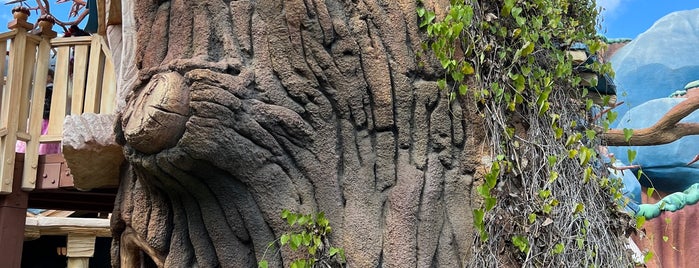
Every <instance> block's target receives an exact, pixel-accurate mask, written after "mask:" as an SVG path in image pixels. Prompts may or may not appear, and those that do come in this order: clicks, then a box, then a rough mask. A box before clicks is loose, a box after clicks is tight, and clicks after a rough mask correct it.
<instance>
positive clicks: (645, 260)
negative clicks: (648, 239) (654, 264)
mask: <svg viewBox="0 0 699 268" xmlns="http://www.w3.org/2000/svg"><path fill="white" fill-rule="evenodd" d="M652 258H653V252H652V251H648V252H647V253H646V255H645V256H643V262H644V263H648V261H650V259H652Z"/></svg>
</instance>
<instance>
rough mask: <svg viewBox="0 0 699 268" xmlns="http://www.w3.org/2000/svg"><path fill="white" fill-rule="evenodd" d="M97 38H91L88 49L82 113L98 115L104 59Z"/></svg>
mask: <svg viewBox="0 0 699 268" xmlns="http://www.w3.org/2000/svg"><path fill="white" fill-rule="evenodd" d="M99 38H100V37H99V36H93V39H92V45H91V48H90V67H89V69H88V73H87V87H86V90H85V107H84V108H83V112H84V113H98V112H99V104H100V98H101V96H100V92H101V88H100V86H101V84H102V83H101V82H102V78H103V73H104V62H105V57H104V54H103V53H102V51H101V42H100V39H99Z"/></svg>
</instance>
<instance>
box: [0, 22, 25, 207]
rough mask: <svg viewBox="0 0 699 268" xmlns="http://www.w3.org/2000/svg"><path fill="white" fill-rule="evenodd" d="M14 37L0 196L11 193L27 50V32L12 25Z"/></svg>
mask: <svg viewBox="0 0 699 268" xmlns="http://www.w3.org/2000/svg"><path fill="white" fill-rule="evenodd" d="M13 27H14V28H13V29H14V30H16V31H17V32H16V35H15V37H14V40H13V41H12V44H11V47H10V57H9V58H10V60H9V70H8V72H7V87H5V89H4V90H3V103H2V105H1V106H2V107H1V109H2V111H1V113H0V121H2V124H3V125H2V126H0V127H5V128H6V129H7V135H6V136H4V137H2V138H1V139H0V141H1V142H0V145H1V146H0V157H1V158H0V160H2V163H1V164H0V180H1V182H0V194H9V193H11V192H12V180H13V172H14V169H15V143H16V142H17V129H18V126H19V116H17V111H18V110H19V109H20V103H19V102H20V97H21V95H22V83H23V77H24V66H23V63H24V57H25V54H26V48H27V30H26V29H24V28H22V27H20V26H18V25H13Z"/></svg>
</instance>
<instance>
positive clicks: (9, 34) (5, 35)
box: [0, 30, 17, 41]
mask: <svg viewBox="0 0 699 268" xmlns="http://www.w3.org/2000/svg"><path fill="white" fill-rule="evenodd" d="M16 34H17V30H12V31H9V32H4V33H0V40H2V41H7V40H9V39H10V38H12V37H15V35H16Z"/></svg>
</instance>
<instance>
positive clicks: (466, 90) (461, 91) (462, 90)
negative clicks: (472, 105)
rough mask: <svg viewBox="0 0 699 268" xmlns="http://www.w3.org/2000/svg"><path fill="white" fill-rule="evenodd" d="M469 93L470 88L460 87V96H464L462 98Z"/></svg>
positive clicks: (462, 85)
mask: <svg viewBox="0 0 699 268" xmlns="http://www.w3.org/2000/svg"><path fill="white" fill-rule="evenodd" d="M467 92H468V86H466V85H464V84H461V85H459V95H462V96H463V95H466V93H467Z"/></svg>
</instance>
